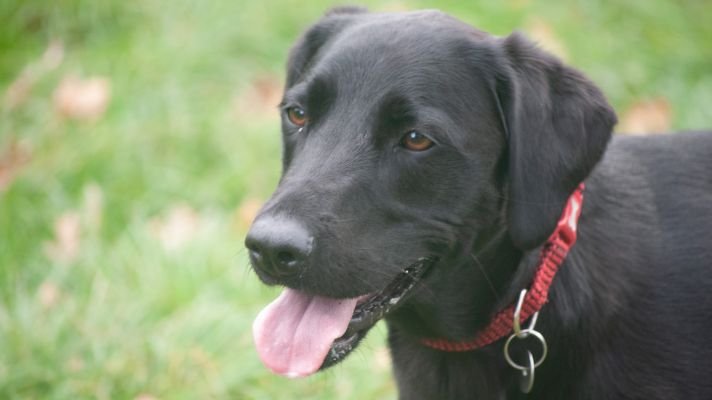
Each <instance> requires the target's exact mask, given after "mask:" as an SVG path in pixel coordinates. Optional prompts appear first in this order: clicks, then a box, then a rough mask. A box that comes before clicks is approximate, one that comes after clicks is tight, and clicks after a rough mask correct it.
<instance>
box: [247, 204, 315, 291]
mask: <svg viewBox="0 0 712 400" xmlns="http://www.w3.org/2000/svg"><path fill="white" fill-rule="evenodd" d="M312 242H313V237H312V236H311V235H310V234H309V231H307V229H306V228H305V227H304V226H303V225H302V224H300V223H299V222H297V221H294V220H292V219H286V218H275V217H271V216H262V217H259V218H257V220H255V222H254V223H253V224H252V227H251V228H250V231H249V232H248V233H247V237H246V238H245V247H247V249H248V250H249V254H250V261H251V262H252V266H253V267H254V268H255V269H257V270H260V271H261V272H263V273H265V274H267V275H268V276H269V277H271V278H275V279H279V278H288V277H291V276H294V275H296V274H299V273H300V272H301V271H302V270H303V268H304V266H305V265H306V263H307V259H308V257H309V254H310V253H311V250H312Z"/></svg>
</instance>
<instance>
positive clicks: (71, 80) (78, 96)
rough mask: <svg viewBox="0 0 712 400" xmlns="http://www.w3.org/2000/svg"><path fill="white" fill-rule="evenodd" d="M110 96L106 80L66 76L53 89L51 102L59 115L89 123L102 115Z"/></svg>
mask: <svg viewBox="0 0 712 400" xmlns="http://www.w3.org/2000/svg"><path fill="white" fill-rule="evenodd" d="M110 96H111V93H110V84H109V80H108V79H107V78H103V77H91V78H87V79H80V78H78V77H76V76H67V77H65V78H64V79H62V81H61V82H60V83H59V85H58V86H57V88H56V89H55V91H54V94H53V101H54V107H55V109H56V110H57V112H58V113H59V114H60V115H62V116H64V117H66V118H70V119H74V120H77V121H85V122H91V121H96V120H98V119H99V118H101V117H102V116H103V115H104V113H105V112H106V108H107V107H108V105H109V98H110Z"/></svg>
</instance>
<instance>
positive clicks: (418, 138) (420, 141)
mask: <svg viewBox="0 0 712 400" xmlns="http://www.w3.org/2000/svg"><path fill="white" fill-rule="evenodd" d="M434 144H435V143H433V141H432V140H430V138H428V137H427V136H425V135H423V134H422V133H420V132H418V131H410V132H408V133H406V134H405V136H403V138H402V139H401V146H403V147H405V148H406V149H408V150H410V151H425V150H427V149H429V148H431V147H433V145H434Z"/></svg>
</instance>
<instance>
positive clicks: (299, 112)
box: [286, 107, 307, 127]
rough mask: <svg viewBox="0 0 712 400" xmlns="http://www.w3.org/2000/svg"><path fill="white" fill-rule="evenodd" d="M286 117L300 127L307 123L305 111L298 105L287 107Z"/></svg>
mask: <svg viewBox="0 0 712 400" xmlns="http://www.w3.org/2000/svg"><path fill="white" fill-rule="evenodd" d="M286 112H287V119H289V122H291V123H293V124H294V125H296V126H298V127H302V126H304V125H305V124H306V123H307V112H306V111H304V109H302V108H300V107H289V108H287V111H286Z"/></svg>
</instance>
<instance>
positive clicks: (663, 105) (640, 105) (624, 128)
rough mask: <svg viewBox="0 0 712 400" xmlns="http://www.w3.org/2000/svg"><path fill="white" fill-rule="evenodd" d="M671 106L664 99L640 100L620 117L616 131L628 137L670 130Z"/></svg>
mask: <svg viewBox="0 0 712 400" xmlns="http://www.w3.org/2000/svg"><path fill="white" fill-rule="evenodd" d="M671 125H672V106H671V105H670V102H669V101H668V100H667V99H665V98H664V97H657V98H654V99H646V100H640V101H637V102H635V103H633V105H631V106H630V107H628V109H627V110H626V111H625V112H624V113H623V114H622V115H621V118H620V123H619V124H618V129H617V130H618V131H620V132H621V133H624V134H630V135H649V134H654V133H663V132H667V131H669V130H670V127H671Z"/></svg>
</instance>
